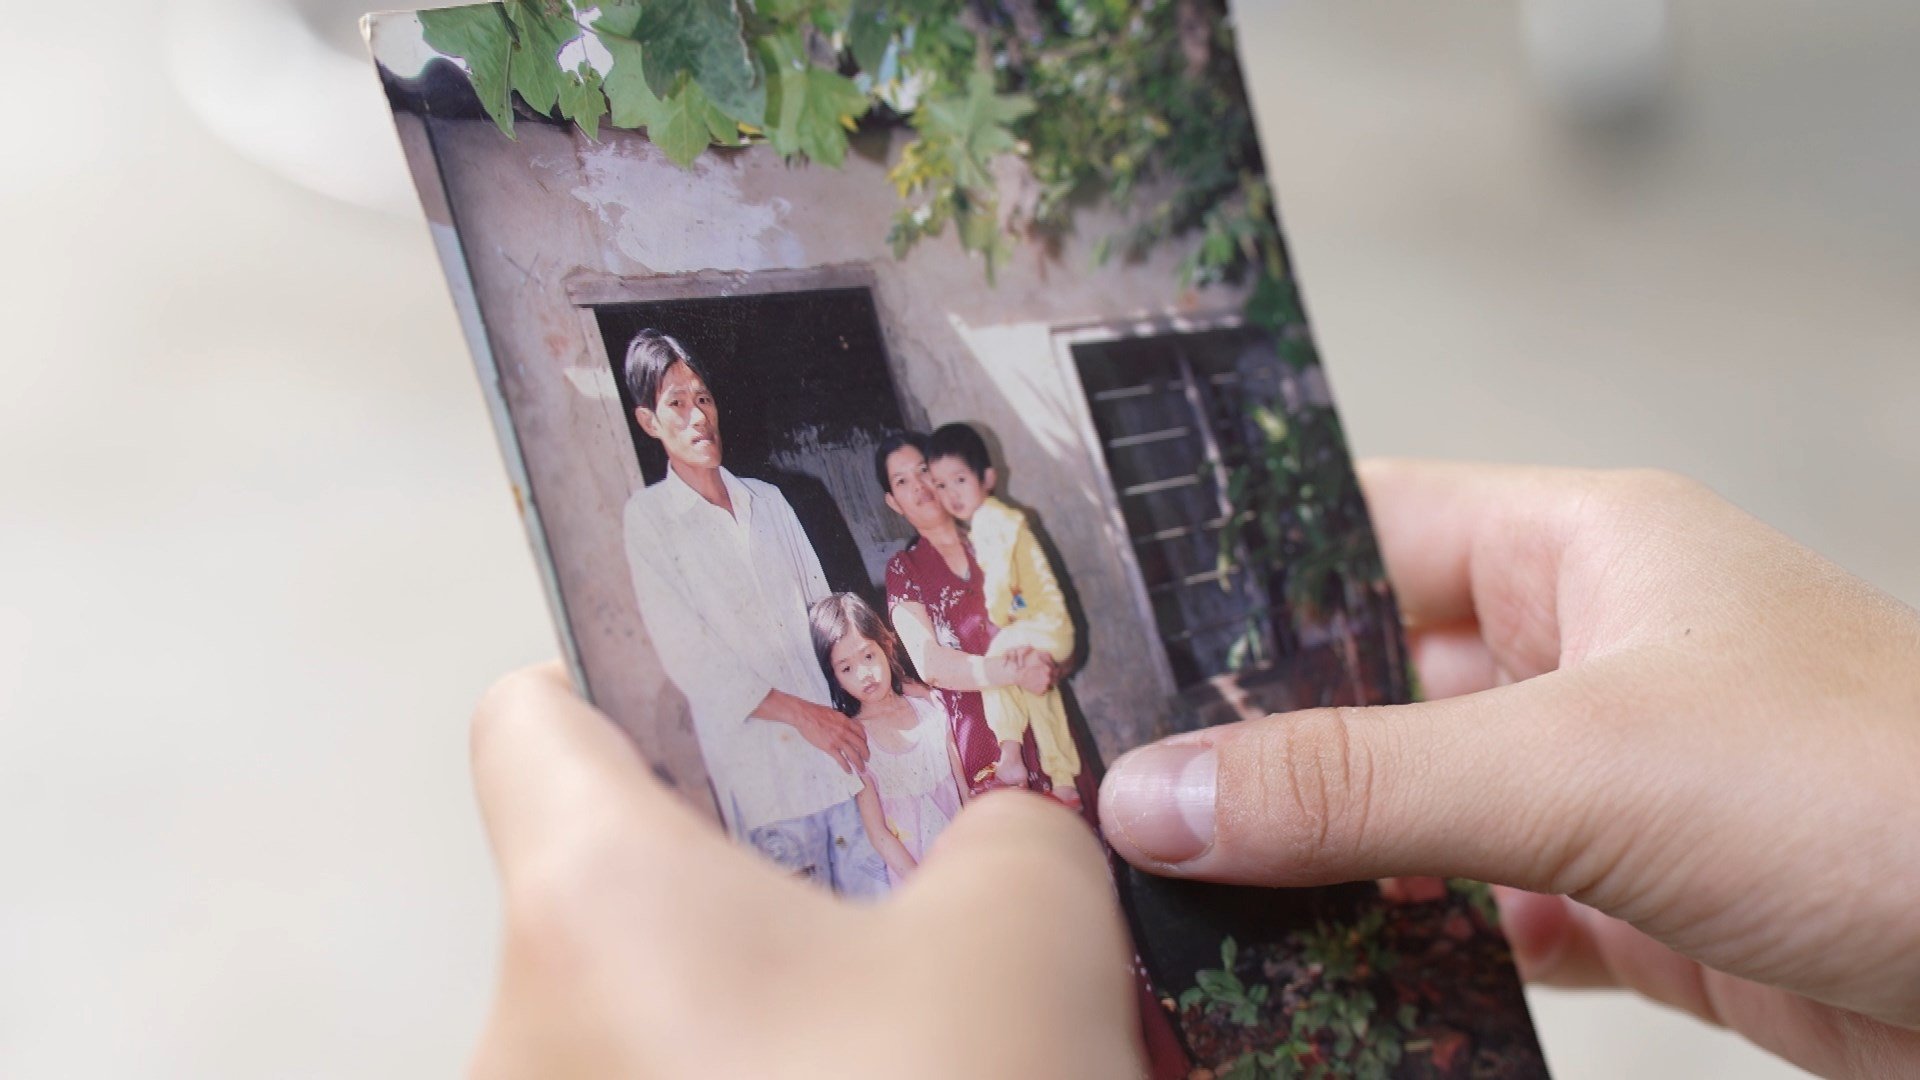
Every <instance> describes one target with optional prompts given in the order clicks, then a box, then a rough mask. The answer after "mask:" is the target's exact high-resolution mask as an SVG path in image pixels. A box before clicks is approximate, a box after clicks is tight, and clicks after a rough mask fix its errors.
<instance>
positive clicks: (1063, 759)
mask: <svg viewBox="0 0 1920 1080" xmlns="http://www.w3.org/2000/svg"><path fill="white" fill-rule="evenodd" d="M1068 633H1069V634H1071V631H1070V630H1069V631H1068ZM1065 640H1066V641H1068V642H1070V641H1072V638H1071V637H1067V638H1066V639H1065ZM1061 644H1062V639H1061V637H1060V635H1058V634H1053V633H1048V632H1046V631H1045V630H1044V629H1040V628H1032V627H1026V626H1014V627H1009V628H1008V629H1005V630H1002V631H1000V633H999V634H997V635H995V636H994V639H993V644H992V645H991V646H989V647H988V648H987V655H988V656H1001V655H1004V654H1005V653H1006V652H1007V651H1008V650H1010V649H1016V648H1025V647H1032V648H1036V649H1039V650H1040V651H1041V652H1044V653H1046V654H1047V655H1048V656H1051V657H1053V659H1054V661H1055V662H1056V663H1057V662H1059V661H1060V660H1063V659H1065V655H1064V654H1065V653H1067V652H1071V650H1072V646H1071V645H1068V646H1067V648H1066V649H1064V650H1061V651H1059V652H1056V651H1055V648H1056V647H1058V646H1059V645H1061ZM980 699H981V702H982V704H983V705H984V706H985V711H986V714H987V727H989V728H991V729H992V730H993V737H994V738H995V739H998V740H999V741H1001V742H1019V741H1020V739H1021V737H1022V736H1024V735H1025V734H1026V733H1027V731H1028V729H1032V731H1033V744H1034V747H1035V748H1036V749H1037V750H1039V751H1040V771H1042V772H1044V773H1046V774H1047V779H1048V780H1050V781H1052V782H1053V786H1054V788H1055V789H1059V788H1071V787H1073V786H1074V783H1075V781H1076V780H1078V779H1079V776H1080V749H1079V747H1077V746H1075V745H1074V744H1073V731H1072V729H1070V728H1069V727H1068V726H1067V706H1066V702H1065V700H1064V699H1062V698H1061V696H1060V691H1058V690H1049V691H1047V692H1046V693H1044V694H1030V693H1028V692H1027V691H1025V690H1022V689H1021V688H1019V687H1018V686H995V687H989V688H988V689H986V690H982V691H981V692H980Z"/></svg>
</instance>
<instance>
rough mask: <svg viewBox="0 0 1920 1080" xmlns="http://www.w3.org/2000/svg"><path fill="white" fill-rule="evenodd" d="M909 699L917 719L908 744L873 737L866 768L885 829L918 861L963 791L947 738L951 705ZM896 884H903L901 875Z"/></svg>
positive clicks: (954, 809) (957, 809)
mask: <svg viewBox="0 0 1920 1080" xmlns="http://www.w3.org/2000/svg"><path fill="white" fill-rule="evenodd" d="M906 700H907V704H908V705H911V706H912V707H913V715H914V720H915V722H914V725H913V729H912V730H911V731H908V732H907V733H906V734H907V739H908V743H909V744H908V746H907V749H906V750H904V751H902V752H900V753H891V752H889V751H888V750H887V749H886V748H884V747H882V746H881V745H880V743H879V740H877V739H875V740H869V743H868V745H869V746H870V747H871V748H872V751H873V752H872V753H871V754H870V755H869V756H868V758H867V771H868V772H869V773H870V774H871V775H872V776H873V786H874V788H875V790H876V791H877V792H878V793H879V795H880V812H881V814H882V815H883V816H884V817H885V818H886V819H887V828H888V829H890V830H892V832H893V835H895V836H897V837H899V838H900V842H901V843H902V844H904V845H905V846H906V849H907V853H908V854H909V855H912V856H913V861H914V862H916V863H917V862H919V861H920V860H921V859H923V858H925V857H926V853H927V848H929V847H931V846H932V845H933V838H934V837H936V836H939V835H940V831H941V830H942V829H945V828H946V827H947V823H948V822H950V821H952V820H953V817H954V815H955V814H958V813H959V812H960V790H959V788H958V787H956V786H955V784H954V781H953V766H952V764H951V763H950V761H949V760H948V758H947V743H948V742H949V741H950V740H951V739H952V738H953V733H952V730H951V725H950V723H949V722H948V720H947V710H945V709H943V708H941V707H940V702H939V701H938V700H936V699H933V698H918V697H910V698H907V699H906ZM894 884H896V885H897V884H899V881H898V879H896V880H895V881H894Z"/></svg>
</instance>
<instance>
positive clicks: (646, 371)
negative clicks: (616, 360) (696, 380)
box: [621, 329, 711, 410]
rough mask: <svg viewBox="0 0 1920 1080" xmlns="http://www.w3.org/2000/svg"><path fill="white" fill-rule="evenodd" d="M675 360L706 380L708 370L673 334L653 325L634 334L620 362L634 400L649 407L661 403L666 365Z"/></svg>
mask: <svg viewBox="0 0 1920 1080" xmlns="http://www.w3.org/2000/svg"><path fill="white" fill-rule="evenodd" d="M675 364H685V365H687V370H688V371H691V372H693V373H694V374H695V375H698V376H699V377H700V381H701V382H706V381H707V373H706V372H705V371H703V370H701V368H700V365H699V364H698V363H696V362H695V361H694V359H693V355H692V354H691V353H689V352H687V349H686V346H684V345H682V344H680V343H679V342H678V341H676V340H674V337H673V335H671V334H665V333H662V332H660V331H658V330H652V329H648V330H642V331H640V332H639V333H638V334H635V335H633V340H632V341H631V342H629V343H628V344H627V358H626V360H625V362H624V363H623V364H622V365H621V366H622V368H623V370H624V371H625V373H626V377H627V392H628V393H630V394H632V395H633V403H634V404H635V405H636V406H638V407H640V408H642V409H649V410H651V409H652V408H653V407H654V406H656V405H658V404H660V383H661V381H662V380H664V379H665V378H666V377H667V369H668V368H671V367H672V366H673V365H675ZM709 385H711V384H709Z"/></svg>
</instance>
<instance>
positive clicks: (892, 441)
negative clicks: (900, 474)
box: [873, 431, 933, 495]
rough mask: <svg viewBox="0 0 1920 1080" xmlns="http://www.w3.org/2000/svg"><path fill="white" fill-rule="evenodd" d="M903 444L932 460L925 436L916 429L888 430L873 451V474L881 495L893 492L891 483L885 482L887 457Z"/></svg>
mask: <svg viewBox="0 0 1920 1080" xmlns="http://www.w3.org/2000/svg"><path fill="white" fill-rule="evenodd" d="M903 446H911V447H913V448H914V449H915V450H918V451H920V456H921V457H923V458H926V459H928V460H929V461H931V460H932V458H933V455H931V454H929V453H927V437H926V436H925V435H922V434H920V433H919V432H917V431H889V432H887V433H886V435H884V436H882V437H881V439H880V445H879V446H877V447H875V448H874V451H873V475H874V476H875V477H877V478H878V479H879V481H880V492H881V494H883V495H891V494H893V485H892V484H890V483H888V482H887V459H888V458H890V457H892V456H893V455H894V452H895V451H897V450H899V449H900V448H901V447H903Z"/></svg>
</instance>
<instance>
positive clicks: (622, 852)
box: [472, 665, 1143, 1080]
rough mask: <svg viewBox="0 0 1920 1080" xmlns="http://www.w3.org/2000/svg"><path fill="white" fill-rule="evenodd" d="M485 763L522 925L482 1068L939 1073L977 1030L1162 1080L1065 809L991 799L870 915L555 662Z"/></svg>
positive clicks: (504, 686) (512, 713)
mask: <svg viewBox="0 0 1920 1080" xmlns="http://www.w3.org/2000/svg"><path fill="white" fill-rule="evenodd" d="M473 768H474V783H475V787H476V788H477V789H478V794H479V799H480V807H481V811H482V814H483V815H484V816H485V818H486V823H487V832H488V835H489V837H490V839H491V840H492V843H493V852H494V858H495V859H496V861H497V862H498V863H499V867H500V880H501V889H502V893H503V897H504V908H505V911H504V914H505V921H506V928H505V929H506V941H505V944H504V946H503V949H502V956H501V973H500V982H499V989H498V991H497V997H496V999H495V1003H494V1009H493V1015H492V1017H491V1019H490V1020H489V1022H488V1024H487V1028H486V1032H485V1034H484V1035H483V1037H482V1039H481V1043H480V1047H479V1049H478V1051H477V1052H476V1054H475V1057H474V1062H473V1069H472V1074H473V1075H474V1076H475V1077H478V1078H482V1080H492V1078H506V1077H540V1078H543V1080H545V1078H553V1080H566V1078H569V1077H603V1076H755V1077H770V1078H779V1077H801V1076H839V1077H851V1078H856V1080H858V1078H862V1077H874V1078H890V1077H895V1076H902V1075H907V1076H915V1077H930V1078H934V1080H940V1078H943V1077H957V1076H972V1075H978V1073H979V1069H980V1063H979V1061H978V1060H977V1059H973V1058H969V1057H968V1056H966V1055H963V1054H959V1053H956V1052H955V1051H954V1049H953V1048H954V1047H958V1046H966V1045H970V1044H971V1043H973V1042H977V1041H978V1036H979V1033H980V1032H982V1031H991V1032H993V1033H994V1038H995V1041H996V1045H997V1047H998V1048H999V1049H1000V1050H1003V1051H1004V1052H1005V1053H1006V1054H1008V1055H1011V1056H1010V1057H1008V1058H1007V1059H1006V1060H1012V1061H1018V1062H1020V1067H1021V1069H1022V1070H1023V1071H1028V1072H1031V1073H1032V1074H1033V1075H1037V1076H1038V1075H1044V1076H1062V1077H1066V1076H1089V1077H1093V1076H1098V1077H1112V1076H1139V1075H1142V1074H1143V1069H1142V1065H1141V1062H1140V1055H1139V1050H1138V1048H1137V1042H1138V1038H1139V1036H1138V1024H1139V1013H1138V1011H1137V1001H1138V998H1137V997H1136V990H1135V987H1134V984H1133V983H1132V982H1131V980H1130V979H1129V976H1128V972H1129V971H1130V966H1129V956H1130V950H1129V946H1128V944H1127V939H1126V933H1125V931H1124V929H1123V928H1122V924H1121V921H1120V915H1119V911H1118V909H1117V907H1116V902H1115V899H1114V891H1113V885H1112V879H1111V878H1110V877H1109V876H1108V871H1107V864H1106V858H1105V856H1104V855H1103V854H1102V852H1101V851H1100V848H1099V845H1098V844H1097V843H1096V842H1095V840H1094V837H1093V836H1092V834H1091V833H1089V832H1088V830H1087V828H1086V825H1085V824H1084V823H1083V822H1082V821H1081V820H1080V819H1079V818H1078V817H1076V816H1075V815H1073V814H1072V813H1069V812H1067V811H1065V810H1063V809H1061V808H1060V807H1059V806H1058V805H1056V804H1054V803H1053V802H1052V801H1051V800H1049V799H1045V798H1041V797H1038V796H1033V795H1023V794H995V795H990V796H984V797H982V798H980V799H978V800H975V802H974V803H973V804H972V805H971V806H969V808H968V809H967V810H966V811H965V812H964V813H962V814H961V815H960V816H959V817H958V818H957V819H955V821H954V823H953V824H952V825H951V826H949V827H948V829H947V830H946V832H944V833H943V834H942V835H941V837H940V841H939V843H938V845H937V846H936V848H935V850H934V852H933V853H932V857H931V858H929V859H927V860H926V861H925V862H924V863H923V864H922V865H921V866H920V867H919V868H918V870H917V871H915V872H914V875H913V878H912V880H911V881H910V882H908V883H907V884H906V885H905V886H904V887H902V888H900V889H897V890H895V891H894V893H893V894H892V896H891V897H890V898H889V899H888V900H886V901H884V902H882V903H879V904H873V905H866V906H857V905H853V904H847V903H842V902H840V901H838V900H835V899H834V898H833V897H832V896H831V895H829V894H828V893H827V892H826V891H825V890H823V889H820V888H819V887H817V886H814V885H810V884H806V883H803V882H800V881H797V880H794V879H793V878H791V877H788V876H787V875H785V874H782V873H781V872H780V871H779V870H778V869H776V868H775V867H774V866H773V865H772V864H770V863H768V862H767V861H766V860H765V859H763V858H761V857H760V856H758V855H756V854H754V853H753V852H750V851H748V850H747V849H745V848H743V847H741V846H739V845H738V844H735V843H734V842H732V841H730V840H728V839H727V838H726V837H725V836H724V835H722V833H721V832H720V830H719V829H718V828H717V827H715V826H714V825H713V824H712V823H711V822H709V821H707V820H705V819H703V818H700V817H699V816H697V815H696V814H695V813H694V812H693V810H692V809H691V808H690V807H688V806H687V805H686V804H685V802H683V801H682V800H681V799H680V797H679V796H678V795H676V794H674V793H673V792H672V791H670V790H668V789H667V788H665V787H664V786H662V785H661V783H660V782H659V781H658V780H657V779H655V778H654V776H653V773H652V771H651V770H649V769H648V768H647V766H646V764H645V763H644V762H642V761H641V760H640V758H639V756H638V754H636V753H635V752H634V749H633V746H632V744H631V743H630V742H628V740H627V739H626V737H625V736H623V735H622V734H621V733H620V732H619V731H618V730H617V729H616V728H615V727H614V726H613V725H612V723H610V722H609V721H608V720H607V719H606V718H605V717H604V716H602V715H600V713H598V712H597V711H595V710H594V709H593V708H592V707H591V706H589V705H587V704H586V703H585V702H583V701H581V700H580V699H579V698H578V697H577V696H575V695H574V693H573V690H572V688H571V687H570V686H569V685H568V683H567V679H566V676H565V675H564V674H563V673H562V672H561V671H560V669H559V668H558V666H557V665H555V666H550V667H547V668H543V669H539V670H537V671H533V672H526V673H522V674H519V675H515V676H512V677H510V678H508V679H507V680H506V681H504V682H502V683H501V684H500V685H499V686H497V687H495V688H494V690H493V691H492V692H491V693H489V694H488V695H487V699H486V700H485V701H484V702H482V704H481V706H480V710H479V712H478V714H477V715H476V716H475V717H474V727H473ZM1010 942H1011V943H1015V944H1014V945H1013V947H1011V948H1010V947H1009V945H1008V943H1010ZM903 988H910V992H902V990H903Z"/></svg>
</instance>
